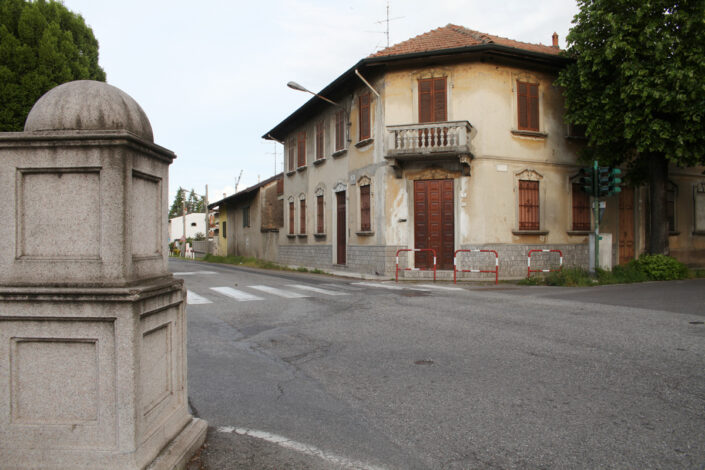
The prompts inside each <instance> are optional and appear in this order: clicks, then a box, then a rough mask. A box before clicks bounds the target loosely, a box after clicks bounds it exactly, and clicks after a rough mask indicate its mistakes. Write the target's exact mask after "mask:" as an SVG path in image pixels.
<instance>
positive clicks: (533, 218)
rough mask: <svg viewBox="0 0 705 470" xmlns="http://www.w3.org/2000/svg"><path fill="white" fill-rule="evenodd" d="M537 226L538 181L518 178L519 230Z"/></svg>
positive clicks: (535, 228) (534, 228)
mask: <svg viewBox="0 0 705 470" xmlns="http://www.w3.org/2000/svg"><path fill="white" fill-rule="evenodd" d="M539 228H540V224H539V182H538V181H526V180H519V230H539Z"/></svg>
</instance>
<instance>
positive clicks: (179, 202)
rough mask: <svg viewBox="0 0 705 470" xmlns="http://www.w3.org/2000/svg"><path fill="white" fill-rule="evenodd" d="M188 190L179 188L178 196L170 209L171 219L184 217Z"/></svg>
mask: <svg viewBox="0 0 705 470" xmlns="http://www.w3.org/2000/svg"><path fill="white" fill-rule="evenodd" d="M185 195H186V190H185V189H184V188H182V187H181V186H179V189H177V190H176V196H175V197H174V202H173V203H172V204H171V209H169V218H170V219H173V218H174V217H180V216H181V215H183V211H184V209H183V206H184V201H185V199H184V198H185Z"/></svg>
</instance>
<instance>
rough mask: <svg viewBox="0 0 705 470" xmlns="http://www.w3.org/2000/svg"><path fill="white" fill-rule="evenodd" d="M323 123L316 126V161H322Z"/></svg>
mask: <svg viewBox="0 0 705 470" xmlns="http://www.w3.org/2000/svg"><path fill="white" fill-rule="evenodd" d="M323 124H324V123H323V121H319V122H318V123H317V124H316V160H321V159H323V128H324V126H323Z"/></svg>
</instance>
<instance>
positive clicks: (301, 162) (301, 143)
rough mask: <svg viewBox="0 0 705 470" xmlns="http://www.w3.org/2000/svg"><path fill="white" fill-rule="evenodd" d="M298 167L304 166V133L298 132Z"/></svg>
mask: <svg viewBox="0 0 705 470" xmlns="http://www.w3.org/2000/svg"><path fill="white" fill-rule="evenodd" d="M297 148H298V151H297V153H298V165H299V167H302V166H306V133H305V132H299V137H298V145H297Z"/></svg>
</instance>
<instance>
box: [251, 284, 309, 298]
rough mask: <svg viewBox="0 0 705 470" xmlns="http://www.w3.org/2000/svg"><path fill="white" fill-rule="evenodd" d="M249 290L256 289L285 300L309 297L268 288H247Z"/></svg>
mask: <svg viewBox="0 0 705 470" xmlns="http://www.w3.org/2000/svg"><path fill="white" fill-rule="evenodd" d="M247 287H249V288H250V289H257V290H260V291H262V292H266V293H268V294H272V295H276V296H279V297H284V298H285V299H301V298H304V297H310V296H308V295H305V294H299V293H298V292H291V291H288V290H283V289H277V288H276V287H270V286H247Z"/></svg>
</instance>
